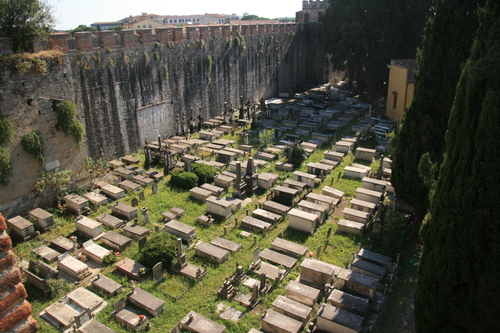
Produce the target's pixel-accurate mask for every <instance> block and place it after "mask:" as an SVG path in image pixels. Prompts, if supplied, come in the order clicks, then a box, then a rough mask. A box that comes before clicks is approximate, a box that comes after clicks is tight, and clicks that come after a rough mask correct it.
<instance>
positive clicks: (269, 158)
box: [253, 151, 276, 162]
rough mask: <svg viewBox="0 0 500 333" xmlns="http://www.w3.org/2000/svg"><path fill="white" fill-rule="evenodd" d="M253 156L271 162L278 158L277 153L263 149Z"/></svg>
mask: <svg viewBox="0 0 500 333" xmlns="http://www.w3.org/2000/svg"><path fill="white" fill-rule="evenodd" d="M253 157H254V158H255V159H257V160H263V161H267V162H271V161H274V159H275V158H276V155H274V154H270V153H265V152H263V151H258V152H256V153H255V154H254V155H253Z"/></svg>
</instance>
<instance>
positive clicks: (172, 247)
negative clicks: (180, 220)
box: [141, 232, 177, 269]
mask: <svg viewBox="0 0 500 333" xmlns="http://www.w3.org/2000/svg"><path fill="white" fill-rule="evenodd" d="M176 254H177V240H176V238H175V237H174V236H173V235H172V234H169V233H168V232H160V233H158V234H156V235H154V236H153V237H151V238H149V239H148V241H147V243H146V245H145V246H144V248H143V249H142V252H141V262H142V263H143V264H144V265H146V266H148V267H153V266H154V265H156V264H157V263H158V262H162V264H163V268H165V269H170V268H172V261H173V260H174V258H175V256H176Z"/></svg>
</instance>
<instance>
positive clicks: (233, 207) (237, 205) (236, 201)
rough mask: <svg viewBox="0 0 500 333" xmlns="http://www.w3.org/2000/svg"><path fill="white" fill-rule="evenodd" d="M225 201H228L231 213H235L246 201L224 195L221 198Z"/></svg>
mask: <svg viewBox="0 0 500 333" xmlns="http://www.w3.org/2000/svg"><path fill="white" fill-rule="evenodd" d="M223 199H224V200H225V201H227V202H229V203H230V204H231V211H232V212H233V213H236V212H237V211H239V210H240V209H241V207H244V206H246V203H245V202H244V201H243V200H241V199H238V198H230V197H224V198H223Z"/></svg>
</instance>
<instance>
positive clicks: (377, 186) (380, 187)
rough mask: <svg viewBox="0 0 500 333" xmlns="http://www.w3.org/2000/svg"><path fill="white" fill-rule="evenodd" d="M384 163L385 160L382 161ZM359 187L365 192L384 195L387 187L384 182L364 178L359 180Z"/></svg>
mask: <svg viewBox="0 0 500 333" xmlns="http://www.w3.org/2000/svg"><path fill="white" fill-rule="evenodd" d="M384 161H385V160H384ZM361 186H362V187H363V188H365V189H367V190H371V191H377V192H381V193H384V192H385V188H386V186H387V181H386V180H380V179H374V178H369V177H364V178H363V179H362V180H361Z"/></svg>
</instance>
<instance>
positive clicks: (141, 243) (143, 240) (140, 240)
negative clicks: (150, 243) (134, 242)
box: [139, 236, 148, 252]
mask: <svg viewBox="0 0 500 333" xmlns="http://www.w3.org/2000/svg"><path fill="white" fill-rule="evenodd" d="M147 240H148V237H147V236H146V237H142V238H141V239H139V252H142V249H143V248H144V246H146V242H147Z"/></svg>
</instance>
